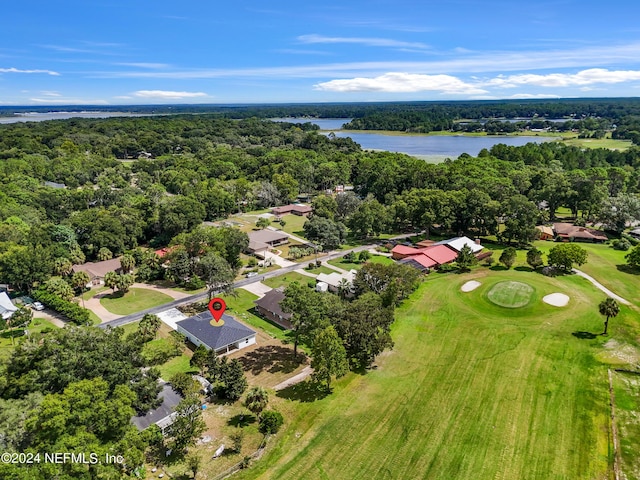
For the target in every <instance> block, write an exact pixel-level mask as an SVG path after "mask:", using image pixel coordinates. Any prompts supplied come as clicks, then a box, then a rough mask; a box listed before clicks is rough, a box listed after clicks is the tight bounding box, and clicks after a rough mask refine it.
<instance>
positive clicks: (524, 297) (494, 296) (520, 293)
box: [487, 282, 534, 308]
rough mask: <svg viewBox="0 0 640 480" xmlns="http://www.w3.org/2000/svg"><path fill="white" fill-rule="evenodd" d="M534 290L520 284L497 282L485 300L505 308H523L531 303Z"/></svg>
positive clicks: (524, 284)
mask: <svg viewBox="0 0 640 480" xmlns="http://www.w3.org/2000/svg"><path fill="white" fill-rule="evenodd" d="M533 292H534V289H533V287H532V286H531V285H528V284H526V283H522V282H498V283H496V284H495V285H494V286H493V287H492V288H491V290H489V291H488V292H487V298H488V299H489V300H491V301H492V302H493V303H495V304H496V305H499V306H501V307H505V308H520V307H524V306H525V305H526V304H528V303H529V302H530V301H531V296H532V295H533Z"/></svg>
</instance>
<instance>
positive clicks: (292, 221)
mask: <svg viewBox="0 0 640 480" xmlns="http://www.w3.org/2000/svg"><path fill="white" fill-rule="evenodd" d="M282 219H283V220H284V222H285V224H284V227H280V224H279V223H276V222H273V223H272V224H271V225H272V226H273V227H275V228H279V229H281V230H283V231H285V232H287V233H289V234H291V235H296V236H297V237H302V238H305V236H304V230H303V227H304V223H305V222H306V221H307V220H308V219H307V217H300V216H298V215H293V214H289V215H283V216H282Z"/></svg>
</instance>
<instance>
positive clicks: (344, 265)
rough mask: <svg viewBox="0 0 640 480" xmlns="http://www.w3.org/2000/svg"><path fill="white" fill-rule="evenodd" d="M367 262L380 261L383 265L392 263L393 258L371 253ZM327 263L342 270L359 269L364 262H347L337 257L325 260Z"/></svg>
mask: <svg viewBox="0 0 640 480" xmlns="http://www.w3.org/2000/svg"><path fill="white" fill-rule="evenodd" d="M367 262H371V263H381V264H383V265H389V264H391V263H393V260H392V259H391V258H389V257H385V256H384V255H371V257H370V258H369V260H367ZM327 263H328V264H329V265H333V266H335V267H338V268H341V269H343V270H360V269H361V268H362V265H364V263H351V262H347V261H346V260H344V259H342V258H337V259H335V260H329V261H328V262H327Z"/></svg>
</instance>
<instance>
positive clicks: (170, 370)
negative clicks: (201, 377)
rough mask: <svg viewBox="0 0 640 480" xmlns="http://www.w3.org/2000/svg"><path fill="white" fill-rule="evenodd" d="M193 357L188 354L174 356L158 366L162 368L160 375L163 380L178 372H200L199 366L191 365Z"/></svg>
mask: <svg viewBox="0 0 640 480" xmlns="http://www.w3.org/2000/svg"><path fill="white" fill-rule="evenodd" d="M190 360H191V357H189V356H187V355H184V354H183V355H180V356H179V357H173V358H172V359H170V360H168V361H167V362H166V363H163V364H162V365H160V366H158V369H159V370H160V377H161V378H162V379H163V380H169V379H170V378H171V377H173V376H174V375H175V374H176V373H198V369H197V368H193V367H192V366H191V365H189V361H190Z"/></svg>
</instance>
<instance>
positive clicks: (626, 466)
mask: <svg viewBox="0 0 640 480" xmlns="http://www.w3.org/2000/svg"><path fill="white" fill-rule="evenodd" d="M612 380H613V389H614V393H615V408H616V417H617V418H618V420H617V424H618V428H619V435H620V440H619V441H620V457H621V459H622V462H621V463H622V465H621V469H622V472H623V473H624V474H626V478H627V479H629V480H630V479H638V478H640V477H639V475H638V472H640V458H639V457H638V445H640V422H638V421H637V418H638V416H640V377H639V376H638V375H633V374H629V373H622V372H616V373H613V376H612Z"/></svg>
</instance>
